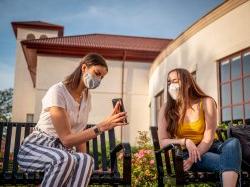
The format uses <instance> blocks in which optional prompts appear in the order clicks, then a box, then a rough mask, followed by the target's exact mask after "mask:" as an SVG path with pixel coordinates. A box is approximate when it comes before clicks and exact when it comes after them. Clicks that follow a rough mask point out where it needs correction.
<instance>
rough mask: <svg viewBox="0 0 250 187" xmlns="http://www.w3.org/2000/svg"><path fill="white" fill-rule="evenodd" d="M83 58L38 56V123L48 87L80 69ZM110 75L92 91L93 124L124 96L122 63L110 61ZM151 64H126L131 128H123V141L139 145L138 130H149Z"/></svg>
mask: <svg viewBox="0 0 250 187" xmlns="http://www.w3.org/2000/svg"><path fill="white" fill-rule="evenodd" d="M79 61H80V58H73V57H55V56H44V55H38V60H37V76H36V89H35V109H34V114H35V122H37V121H38V119H39V114H40V112H41V100H42V97H43V96H44V94H45V93H46V91H47V90H48V88H49V87H50V86H51V85H53V84H55V83H57V82H59V81H62V80H63V79H64V78H65V76H66V75H69V74H70V73H71V72H73V70H74V69H75V68H76V67H77V65H78V63H79ZM107 63H108V66H109V73H108V74H107V75H106V76H105V77H104V79H103V80H102V83H101V85H100V87H98V88H97V89H94V90H91V95H92V110H91V112H90V116H89V123H94V124H95V123H99V122H101V121H102V120H104V119H105V118H106V117H107V116H108V115H110V114H111V112H112V108H113V106H112V102H111V100H112V99H113V98H117V97H118V98H120V97H122V61H111V60H108V61H107ZM149 68H150V64H148V63H141V62H125V66H124V84H123V87H124V93H123V99H124V105H125V109H126V111H127V112H128V121H129V125H128V126H126V127H123V130H122V132H123V135H122V139H123V141H129V142H131V143H132V144H134V143H135V137H136V136H137V135H138V133H137V131H138V130H148V127H149V107H148V71H149ZM116 135H117V138H118V139H120V138H121V130H120V128H116Z"/></svg>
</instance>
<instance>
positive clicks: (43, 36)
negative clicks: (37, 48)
mask: <svg viewBox="0 0 250 187" xmlns="http://www.w3.org/2000/svg"><path fill="white" fill-rule="evenodd" d="M45 38H48V37H47V35H45V34H42V35H41V36H40V39H45Z"/></svg>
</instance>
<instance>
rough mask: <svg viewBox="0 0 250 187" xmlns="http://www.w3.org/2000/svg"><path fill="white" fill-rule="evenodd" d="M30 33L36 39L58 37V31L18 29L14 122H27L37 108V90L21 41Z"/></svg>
mask: <svg viewBox="0 0 250 187" xmlns="http://www.w3.org/2000/svg"><path fill="white" fill-rule="evenodd" d="M30 33H32V34H34V35H35V37H36V38H39V37H40V36H41V35H42V34H46V35H47V36H48V37H56V36H57V31H49V30H38V29H23V28H18V29H17V40H16V65H15V78H14V93H13V110H12V121H14V122H26V114H29V113H31V114H32V113H34V108H35V89H34V88H33V84H32V80H31V76H30V73H29V71H28V68H27V63H26V59H25V57H24V54H23V50H22V46H21V44H20V41H21V40H25V39H26V37H27V35H28V34H30ZM24 96H25V97H24Z"/></svg>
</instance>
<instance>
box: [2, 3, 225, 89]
mask: <svg viewBox="0 0 250 187" xmlns="http://www.w3.org/2000/svg"><path fill="white" fill-rule="evenodd" d="M222 2H223V0H0V90H3V89H7V88H13V86H14V71H15V61H16V38H15V35H14V32H13V30H12V27H11V22H12V21H45V22H50V23H54V24H59V25H62V26H64V35H65V36H69V35H80V34H90V33H105V34H118V35H132V36H145V37H157V38H171V39H175V38H176V37H178V35H180V34H181V33H182V32H183V31H185V30H186V29H187V28H188V27H189V26H191V25H192V24H193V23H194V22H195V21H197V20H198V19H199V18H201V17H202V16H204V15H205V14H206V13H208V12H209V11H211V10H212V9H213V8H215V7H217V6H218V5H220V4H221V3H222Z"/></svg>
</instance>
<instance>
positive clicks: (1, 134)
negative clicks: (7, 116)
mask: <svg viewBox="0 0 250 187" xmlns="http://www.w3.org/2000/svg"><path fill="white" fill-rule="evenodd" d="M3 127H4V126H3V123H0V150H2V140H3V139H2V137H3Z"/></svg>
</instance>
